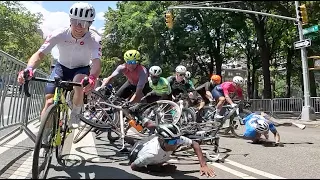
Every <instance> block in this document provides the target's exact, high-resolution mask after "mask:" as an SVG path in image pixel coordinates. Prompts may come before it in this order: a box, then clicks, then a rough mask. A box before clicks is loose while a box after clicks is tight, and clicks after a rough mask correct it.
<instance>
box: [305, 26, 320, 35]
mask: <svg viewBox="0 0 320 180" xmlns="http://www.w3.org/2000/svg"><path fill="white" fill-rule="evenodd" d="M302 31H303V35H305V34H309V33H312V32H317V31H319V26H318V25H314V26H311V27H309V28H307V29H303V30H302Z"/></svg>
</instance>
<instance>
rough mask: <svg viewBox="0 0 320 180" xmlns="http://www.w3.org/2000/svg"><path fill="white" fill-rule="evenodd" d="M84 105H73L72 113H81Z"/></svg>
mask: <svg viewBox="0 0 320 180" xmlns="http://www.w3.org/2000/svg"><path fill="white" fill-rule="evenodd" d="M81 108H82V106H76V105H73V108H72V111H71V113H74V114H80V112H81Z"/></svg>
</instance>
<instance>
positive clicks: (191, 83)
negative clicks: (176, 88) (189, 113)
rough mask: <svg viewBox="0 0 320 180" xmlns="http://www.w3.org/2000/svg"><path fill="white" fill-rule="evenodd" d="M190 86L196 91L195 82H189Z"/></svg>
mask: <svg viewBox="0 0 320 180" xmlns="http://www.w3.org/2000/svg"><path fill="white" fill-rule="evenodd" d="M189 84H190V85H191V87H192V88H193V89H195V88H194V85H193V82H192V81H191V79H190V80H189Z"/></svg>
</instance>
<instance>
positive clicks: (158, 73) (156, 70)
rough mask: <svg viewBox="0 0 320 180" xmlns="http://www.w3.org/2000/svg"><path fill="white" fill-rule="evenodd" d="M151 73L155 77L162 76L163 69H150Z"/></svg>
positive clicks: (157, 67)
mask: <svg viewBox="0 0 320 180" xmlns="http://www.w3.org/2000/svg"><path fill="white" fill-rule="evenodd" d="M149 73H150V74H151V75H153V76H160V74H161V73H162V69H161V68H160V67H159V66H152V67H151V68H150V69H149Z"/></svg>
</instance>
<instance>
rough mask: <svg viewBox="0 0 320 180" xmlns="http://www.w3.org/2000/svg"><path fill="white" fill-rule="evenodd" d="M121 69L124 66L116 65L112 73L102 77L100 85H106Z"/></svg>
mask: <svg viewBox="0 0 320 180" xmlns="http://www.w3.org/2000/svg"><path fill="white" fill-rule="evenodd" d="M123 69H124V66H123V65H119V66H118V67H117V69H116V70H114V71H113V73H112V74H111V75H110V76H109V77H107V78H104V79H103V81H102V85H101V86H106V85H107V84H109V82H110V81H111V80H112V78H113V77H116V76H117V75H118V74H119V73H120V72H121V71H122V70H123Z"/></svg>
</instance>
